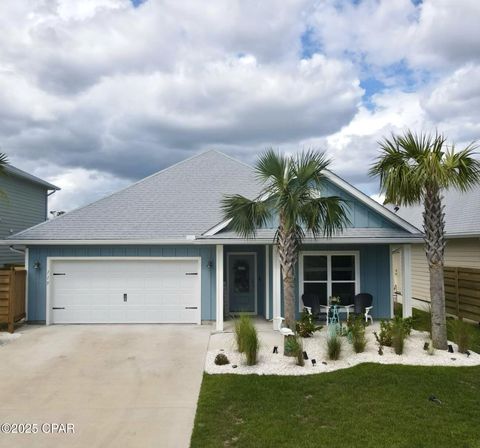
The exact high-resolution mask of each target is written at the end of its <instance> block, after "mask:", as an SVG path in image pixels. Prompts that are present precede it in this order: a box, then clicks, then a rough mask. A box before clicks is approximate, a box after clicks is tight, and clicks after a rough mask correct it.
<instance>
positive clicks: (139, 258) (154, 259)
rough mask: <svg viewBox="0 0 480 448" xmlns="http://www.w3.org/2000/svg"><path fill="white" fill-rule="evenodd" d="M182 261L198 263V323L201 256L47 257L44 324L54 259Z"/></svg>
mask: <svg viewBox="0 0 480 448" xmlns="http://www.w3.org/2000/svg"><path fill="white" fill-rule="evenodd" d="M137 260H138V261H172V260H176V261H182V260H189V261H197V263H198V287H197V291H196V293H197V295H198V298H199V310H198V321H197V324H198V325H200V324H201V323H202V258H201V257H108V256H107V257H47V272H46V277H47V278H46V285H47V293H46V300H45V302H46V304H45V306H46V310H45V312H46V314H45V324H46V325H51V320H52V317H51V312H52V310H51V307H50V303H51V293H52V288H51V283H50V279H51V278H52V275H51V270H52V264H53V262H55V261H137Z"/></svg>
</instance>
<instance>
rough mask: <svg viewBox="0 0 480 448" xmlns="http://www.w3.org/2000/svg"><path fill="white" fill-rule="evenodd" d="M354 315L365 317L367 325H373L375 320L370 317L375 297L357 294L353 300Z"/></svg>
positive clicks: (363, 293)
mask: <svg viewBox="0 0 480 448" xmlns="http://www.w3.org/2000/svg"><path fill="white" fill-rule="evenodd" d="M353 304H354V313H355V314H357V315H359V314H361V315H363V316H364V317H365V323H368V321H369V320H370V322H371V323H372V324H373V318H372V316H370V311H371V309H372V308H373V296H372V295H371V294H368V293H365V292H362V293H360V294H357V295H356V296H355V297H354V299H353Z"/></svg>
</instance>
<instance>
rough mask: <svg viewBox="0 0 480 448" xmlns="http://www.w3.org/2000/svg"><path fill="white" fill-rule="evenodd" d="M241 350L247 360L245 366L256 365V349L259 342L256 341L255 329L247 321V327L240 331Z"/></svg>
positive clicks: (258, 346)
mask: <svg viewBox="0 0 480 448" xmlns="http://www.w3.org/2000/svg"><path fill="white" fill-rule="evenodd" d="M242 348H243V352H244V353H245V357H246V358H247V365H248V366H253V365H255V364H256V363H257V355H258V349H259V348H260V342H259V340H258V334H257V329H256V328H255V326H254V325H253V324H252V322H251V320H250V319H249V325H246V326H245V328H244V329H243V330H242Z"/></svg>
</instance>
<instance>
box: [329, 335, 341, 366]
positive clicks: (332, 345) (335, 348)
mask: <svg viewBox="0 0 480 448" xmlns="http://www.w3.org/2000/svg"><path fill="white" fill-rule="evenodd" d="M341 351H342V340H341V339H340V338H339V337H338V335H337V334H331V335H329V336H328V337H327V352H328V359H330V360H332V361H336V360H337V359H340V353H341Z"/></svg>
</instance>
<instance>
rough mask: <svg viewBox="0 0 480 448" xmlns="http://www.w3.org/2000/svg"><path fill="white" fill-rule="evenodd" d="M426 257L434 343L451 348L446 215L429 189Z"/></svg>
mask: <svg viewBox="0 0 480 448" xmlns="http://www.w3.org/2000/svg"><path fill="white" fill-rule="evenodd" d="M423 229H424V232H425V253H426V256H427V261H428V267H429V271H430V301H431V308H432V341H433V346H434V347H435V348H437V349H440V350H446V349H447V348H448V343H447V322H446V317H445V286H444V280H443V264H444V252H445V214H444V212H443V205H442V198H441V196H440V191H439V190H438V189H437V188H427V192H426V195H425V202H424V212H423Z"/></svg>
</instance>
